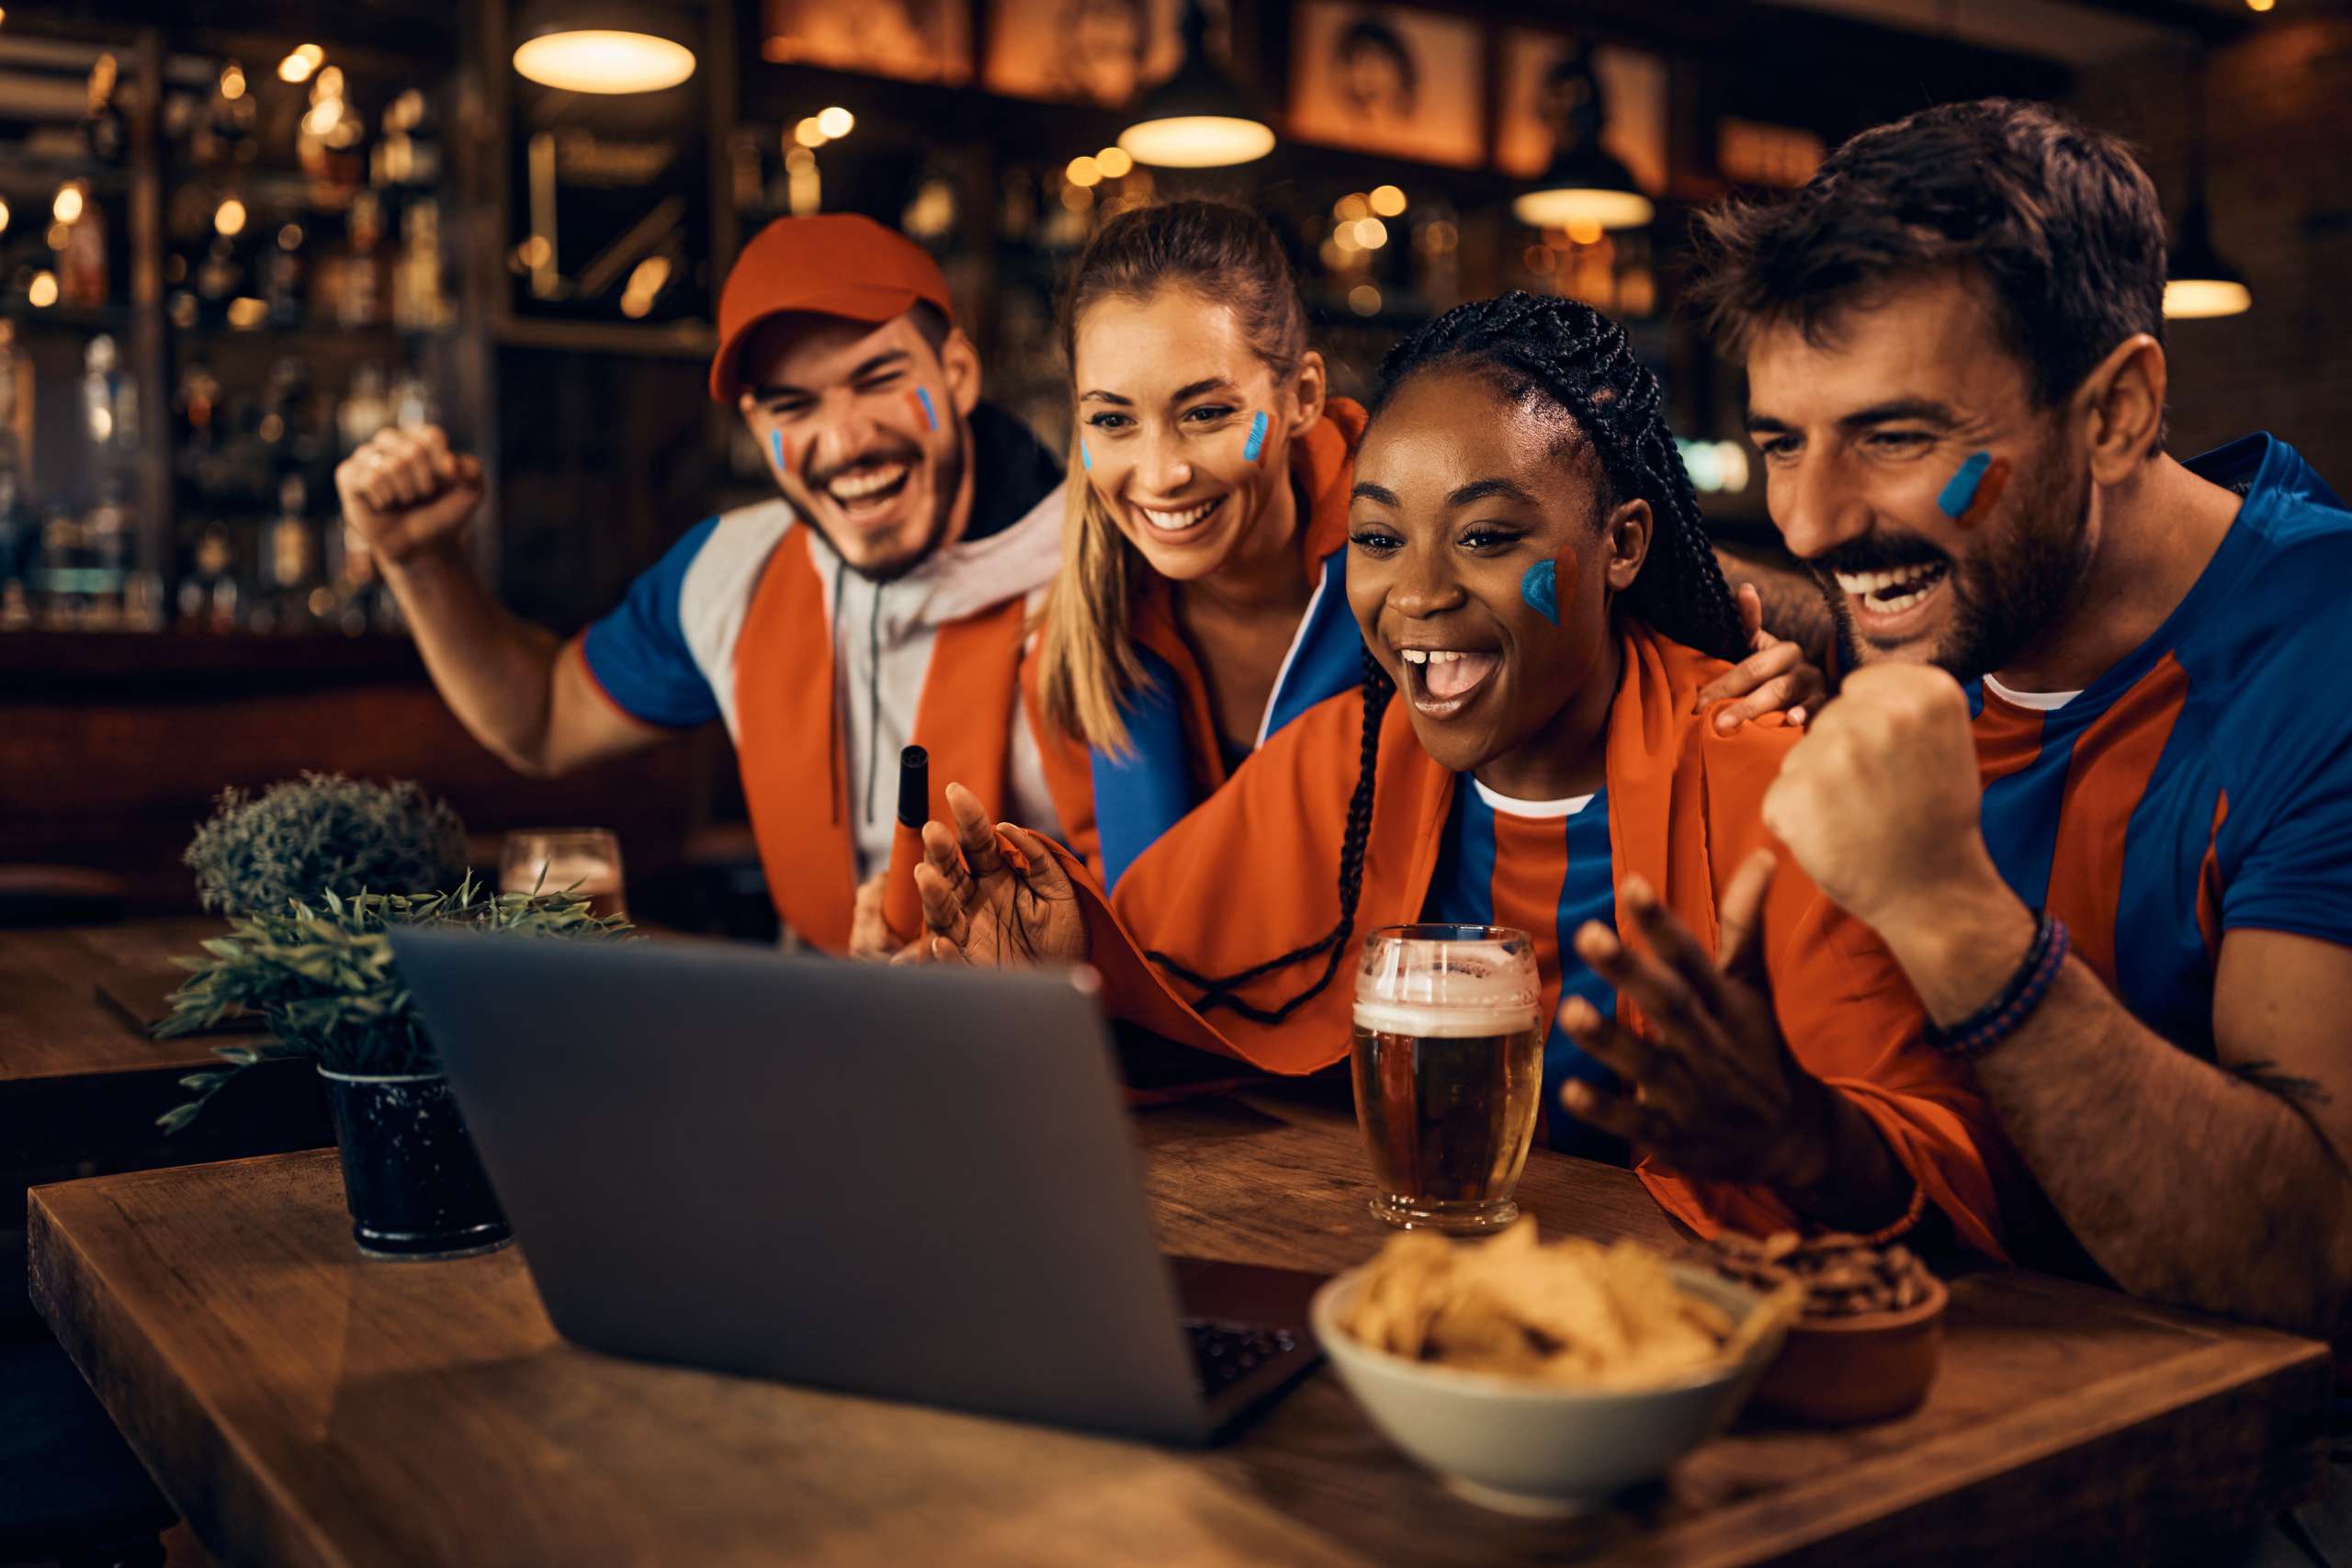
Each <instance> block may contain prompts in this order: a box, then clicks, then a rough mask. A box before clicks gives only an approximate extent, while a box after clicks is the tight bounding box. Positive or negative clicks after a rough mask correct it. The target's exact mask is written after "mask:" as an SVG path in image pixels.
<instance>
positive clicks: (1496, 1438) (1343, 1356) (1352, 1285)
mask: <svg viewBox="0 0 2352 1568" xmlns="http://www.w3.org/2000/svg"><path fill="white" fill-rule="evenodd" d="M1668 1269H1669V1270H1670V1271H1671V1272H1672V1274H1673V1276H1674V1281H1675V1283H1676V1284H1677V1285H1679V1286H1680V1287H1681V1288H1682V1289H1684V1290H1686V1291H1689V1292H1691V1293H1692V1294H1693V1295H1696V1296H1700V1297H1702V1298H1703V1299H1705V1300H1707V1301H1710V1302H1713V1303H1715V1304H1716V1305H1718V1306H1720V1307H1722V1308H1723V1309H1724V1311H1725V1312H1726V1313H1728V1314H1731V1317H1732V1319H1733V1321H1734V1322H1738V1321H1740V1320H1742V1319H1744V1318H1745V1317H1746V1316H1747V1314H1748V1313H1750V1312H1752V1311H1754V1310H1755V1309H1756V1307H1757V1305H1758V1301H1759V1298H1758V1296H1757V1294H1756V1293H1755V1292H1753V1291H1750V1290H1747V1288H1746V1287H1744V1286H1741V1285H1736V1284H1734V1283H1733V1282H1732V1281H1730V1280H1724V1279H1722V1278H1719V1277H1718V1276H1716V1275H1714V1274H1713V1273H1710V1272H1708V1271H1707V1270H1704V1269H1696V1268H1692V1267H1690V1266H1688V1265H1685V1264H1679V1263H1677V1264H1670V1265H1668ZM1363 1272H1364V1271H1363V1269H1350V1270H1349V1271H1348V1272H1347V1273H1345V1274H1342V1275H1340V1277H1339V1278H1337V1279H1335V1280H1331V1281H1330V1282H1329V1284H1327V1285H1325V1286H1324V1287H1323V1288H1322V1289H1321V1290H1320V1291H1318V1292H1317V1293H1316V1296H1315V1303H1314V1308H1313V1322H1314V1325H1315V1336H1316V1337H1317V1338H1318V1339H1320V1340H1321V1341H1322V1342H1323V1349H1324V1352H1325V1354H1327V1355H1329V1357H1330V1359H1331V1365H1332V1367H1333V1368H1334V1369H1336V1370H1337V1371H1338V1372H1339V1374H1340V1382H1343V1383H1345V1384H1346V1385H1347V1388H1348V1392H1349V1393H1352V1394H1354V1395H1355V1396H1356V1400H1357V1402H1358V1403H1359V1404H1362V1405H1363V1407H1364V1411H1365V1413H1366V1414H1367V1415H1369V1416H1371V1417H1372V1423H1373V1425H1374V1426H1375V1427H1379V1428H1380V1430H1381V1431H1382V1433H1384V1434H1385V1436H1386V1437H1387V1438H1388V1439H1389V1440H1390V1441H1391V1442H1393V1443H1395V1444H1396V1445H1397V1447H1398V1448H1400V1449H1403V1450H1405V1451H1406V1452H1407V1453H1408V1454H1410V1455H1412V1456H1413V1458H1415V1459H1417V1460H1419V1461H1420V1462H1421V1463H1422V1464H1424V1465H1426V1466H1428V1467H1429V1468H1430V1469H1431V1470H1433V1471H1435V1472H1437V1473H1438V1475H1439V1476H1440V1477H1441V1478H1442V1480H1443V1481H1444V1483H1445V1484H1446V1487H1447V1489H1448V1490H1450V1491H1452V1492H1453V1493H1454V1494H1455V1495H1457V1496H1461V1497H1464V1498H1466V1499H1467V1500H1469V1501H1471V1502H1473V1503H1477V1504H1481V1505H1483V1506H1487V1507H1489V1508H1499V1509H1502V1510H1504V1511H1506V1512H1509V1513H1514V1514H1525V1515H1531V1516H1535V1517H1559V1516H1563V1515H1567V1514H1577V1513H1583V1512H1585V1511H1586V1510H1588V1509H1590V1508H1594V1507H1598V1506H1600V1505H1601V1504H1603V1503H1605V1502H1607V1501H1608V1500H1609V1497H1610V1495H1611V1494H1612V1493H1615V1492H1617V1491H1619V1490H1621V1489H1622V1488H1624V1487H1626V1486H1630V1485H1632V1484H1634V1483H1636V1482H1640V1481H1646V1480H1649V1479H1650V1478H1651V1477H1653V1476H1657V1475H1662V1474H1664V1473H1665V1472H1666V1471H1667V1469H1668V1466H1670V1465H1672V1464H1673V1463H1674V1461H1676V1460H1678V1459H1680V1458H1681V1457H1682V1456H1683V1455H1684V1454H1686V1453H1688V1452H1690V1451H1691V1450H1692V1449H1694V1448H1697V1447H1698V1446H1699V1445H1700V1444H1701V1443H1702V1442H1704V1441H1706V1439H1707V1438H1711V1437H1713V1436H1714V1435H1715V1434H1716V1433H1717V1432H1719V1431H1721V1430H1723V1428H1724V1427H1726V1426H1728V1425H1729V1424H1730V1423H1731V1419H1732V1417H1733V1416H1736V1415H1737V1414H1738V1413H1739V1407H1740V1405H1741V1404H1744V1403H1745V1402H1746V1401H1747V1395H1748V1393H1749V1391H1750V1390H1751V1389H1753V1388H1754V1387H1755V1385H1756V1380H1757V1378H1758V1376H1759V1375H1760V1374H1761V1373H1762V1372H1763V1371H1764V1369H1765V1368H1766V1367H1767V1366H1769V1365H1770V1363H1771V1360H1772V1358H1773V1356H1774V1355H1775V1354H1777V1353H1778V1352H1779V1350H1780V1348H1781V1333H1780V1331H1778V1330H1775V1331H1774V1332H1772V1333H1770V1334H1768V1335H1766V1336H1765V1337H1763V1338H1762V1339H1760V1340H1759V1341H1758V1342H1757V1343H1756V1344H1755V1345H1754V1346H1753V1347H1751V1348H1750V1349H1749V1351H1748V1354H1747V1357H1746V1358H1745V1359H1743V1360H1741V1361H1740V1362H1739V1363H1738V1364H1736V1365H1735V1366H1729V1367H1721V1368H1713V1369H1710V1370H1708V1371H1704V1372H1702V1373H1698V1374H1695V1375H1693V1376H1691V1377H1687V1378H1684V1379H1681V1380H1679V1381H1677V1382H1669V1383H1666V1384H1662V1385H1660V1386H1658V1387H1656V1388H1646V1389H1642V1390H1639V1391H1638V1392H1634V1393H1583V1392H1580V1391H1577V1390H1575V1389H1563V1388H1554V1387H1547V1386H1545V1385H1543V1384H1540V1383H1533V1382H1524V1381H1521V1380H1520V1379H1516V1378H1506V1377H1501V1376H1498V1375H1496V1374H1494V1373H1490V1372H1473V1371H1463V1370H1461V1369H1459V1368H1455V1367H1440V1366H1430V1365H1427V1364H1425V1363H1422V1362H1419V1361H1408V1360H1407V1359H1405V1358H1403V1357H1402V1356H1395V1355H1391V1354H1389V1353H1388V1352H1387V1351H1385V1350H1375V1349H1373V1348H1371V1347H1370V1346H1367V1345H1364V1344H1363V1343H1361V1342H1360V1341H1358V1340H1357V1339H1356V1338H1355V1337H1353V1336H1351V1335H1350V1334H1349V1333H1348V1332H1347V1331H1346V1330H1345V1329H1343V1328H1341V1327H1340V1319H1341V1318H1342V1317H1344V1316H1345V1315H1346V1314H1347V1310H1348V1306H1349V1304H1350V1303H1351V1302H1352V1301H1353V1300H1354V1298H1355V1292H1356V1291H1357V1289H1358V1288H1359V1287H1360V1286H1361V1285H1362V1284H1363Z"/></svg>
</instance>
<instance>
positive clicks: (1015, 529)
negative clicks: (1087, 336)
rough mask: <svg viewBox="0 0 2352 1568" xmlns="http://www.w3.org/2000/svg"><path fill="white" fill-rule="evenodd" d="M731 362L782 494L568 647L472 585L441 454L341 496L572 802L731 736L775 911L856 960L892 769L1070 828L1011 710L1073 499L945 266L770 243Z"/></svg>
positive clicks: (797, 242)
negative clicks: (1015, 407)
mask: <svg viewBox="0 0 2352 1568" xmlns="http://www.w3.org/2000/svg"><path fill="white" fill-rule="evenodd" d="M718 340H719V341H718V355H717V356H716V357H715V358H714V359H713V360H712V362H711V367H710V391H711V396H712V397H713V398H714V399H715V400H718V401H719V402H722V403H730V404H732V405H733V406H734V407H735V409H736V411H737V412H739V413H741V416H742V418H743V421H744V423H745V424H746V425H747V426H749V428H750V430H751V432H752V436H753V437H754V438H755V439H756V440H757V441H758V443H759V446H760V450H761V452H762V453H763V454H764V455H765V456H766V457H767V460H768V465H769V468H770V469H771V470H772V471H773V473H774V474H775V481H776V485H777V488H778V489H779V490H780V491H782V492H783V493H782V495H781V497H780V499H777V500H773V501H767V502H760V503H758V504H756V505H752V506H746V507H741V508H738V509H736V510H734V511H731V512H727V513H721V514H719V515H718V516H716V517H712V518H707V519H706V520H705V521H703V522H702V523H699V524H697V525H695V526H694V527H693V528H691V529H689V530H687V532H686V534H685V535H684V537H682V538H681V539H680V540H679V541H678V543H677V544H676V545H675V546H674V547H673V548H672V549H671V551H670V553H669V554H668V555H667V556H665V557H663V558H662V560H661V561H659V562H657V563H656V564H655V565H654V566H653V567H652V568H651V569H650V570H648V571H647V572H645V574H644V575H643V576H641V577H639V579H638V581H636V583H635V584H634V585H633V586H632V587H631V588H630V590H629V592H628V596H627V597H626V598H625V599H624V600H623V601H622V602H621V604H620V605H619V607H618V608H616V609H615V610H614V611H613V612H612V613H611V614H610V615H606V616H605V618H604V619H602V620H600V621H598V622H596V623H595V624H594V626H590V627H589V628H588V629H587V631H586V632H585V633H583V634H582V636H580V637H575V638H573V639H571V641H569V642H564V643H559V642H558V640H557V639H556V638H555V637H553V636H552V635H551V634H550V633H548V632H547V631H545V630H544V629H542V628H540V627H537V626H532V625H529V624H528V623H526V622H524V621H522V620H519V619H517V618H516V617H515V615H512V614H510V613H509V612H508V611H506V610H505V609H504V608H503V606H502V605H500V604H498V602H497V601H496V600H495V599H494V598H493V597H492V595H491V594H490V592H488V591H487V590H486V589H485V588H484V587H483V586H482V585H481V582H480V581H479V580H478V579H476V577H475V576H474V575H473V573H472V571H471V570H470V569H469V566H468V564H467V561H466V559H465V555H464V551H463V548H462V546H461V536H462V534H463V530H464V528H465V525H466V524H467V522H468V521H469V519H470V518H471V517H472V515H473V513H474V512H475V510H476V509H477V508H478V507H479V506H480V504H481V495H482V469H481V464H480V462H478V461H477V460H475V459H474V458H471V457H461V456H458V455H457V454H454V453H453V452H451V451H450V449H449V446H448V444H447V440H446V438H445V437H444V436H443V435H442V434H441V432H439V431H438V430H435V429H432V428H429V427H428V428H424V429H415V430H387V431H384V432H383V433H381V434H379V435H377V436H376V437H375V438H374V439H373V440H371V441H369V442H368V444H367V445H366V446H362V447H361V448H360V449H359V450H358V451H357V452H356V453H354V454H353V455H352V456H351V457H348V458H346V459H345V461H344V463H343V464H342V466H341V467H340V468H337V469H336V470H335V484H336V488H337V489H338V491H340V492H341V494H342V498H343V507H344V516H345V521H346V522H347V523H348V525H350V527H351V529H352V530H353V531H354V532H355V533H356V535H357V536H359V537H360V538H361V539H362V540H364V541H365V542H366V544H367V545H368V548H369V549H370V550H372V551H373V552H374V554H375V556H376V558H377V559H378V561H379V563H380V564H381V567H382V570H383V573H384V579H385V581H386V582H387V583H388V584H389V585H390V588H391V590H392V592H394V593H395V594H396V595H397V596H398V597H399V599H400V603H401V609H402V610H403V611H404V612H405V613H406V615H407V618H408V622H409V625H410V626H412V627H413V629H414V632H415V636H416V641H417V646H418V648H419V649H420V650H421V651H422V652H423V654H424V661H425V667H426V668H427V669H428V670H429V671H431V672H432V675H433V679H434V682H435V684H436V685H437V686H438V687H439V688H440V691H441V694H442V696H443V697H444V699H445V700H447V702H448V704H449V705H450V707H451V709H452V710H453V711H455V712H456V714H457V715H458V718H459V719H461V720H462V721H463V722H464V723H465V725H466V728H468V729H469V730H470V731H471V732H472V733H473V735H474V737H475V738H476V739H479V740H480V741H481V743H482V744H483V745H484V746H486V747H488V748H489V749H490V750H492V751H494V752H496V753H497V754H498V755H499V756H500V757H502V758H503V759H504V760H505V761H507V762H508V763H510V764H511V765H513V766H514V767H515V768H517V769H519V770H521V771H522V772H524V773H531V774H534V775H538V776H546V775H551V774H556V773H568V772H570V771H571V770H573V769H575V768H579V767H582V766H585V765H587V764H590V763H593V762H595V761H601V760H603V759H605V758H608V757H612V756H616V755H618V754H620V753H622V752H625V751H630V750H637V749H639V748H641V747H645V746H650V745H652V744H655V743H657V742H658V741H660V740H661V739H663V738H664V737H665V736H666V735H668V734H669V733H671V732H673V731H675V730H680V729H686V728H694V727H696V726H699V725H702V724H705V723H707V722H708V721H709V720H711V719H713V718H718V719H723V720H724V721H725V722H726V724H727V727H728V729H729V733H730V734H731V735H732V736H733V737H734V739H735V745H736V750H737V754H738V756H739V757H740V758H741V766H742V773H743V784H744V794H745V796H746V798H747V799H748V800H749V802H750V805H751V812H752V828H753V830H754V832H755V834H756V835H757V837H758V840H759V845H760V855H761V859H762V861H763V863H764V864H765V867H766V870H767V876H768V887H769V892H770V894H771V896H772V897H774V898H775V904H776V908H777V911H778V912H779V914H780V915H781V916H782V917H783V919H784V921H785V924H786V927H787V929H789V930H791V931H794V932H796V933H797V935H798V936H800V937H801V938H802V939H804V940H806V941H807V942H810V943H812V944H813V945H815V946H818V947H820V948H825V949H828V950H831V951H835V952H839V951H842V950H844V949H846V947H847V946H848V944H849V934H850V928H851V922H852V909H853V903H854V893H855V889H856V888H857V887H858V886H859V885H860V884H861V883H862V882H865V880H866V879H868V878H870V877H872V876H874V875H876V874H878V873H879V872H880V871H881V870H882V869H883V867H884V866H885V865H886V864H887V863H888V857H889V852H890V842H891V830H892V825H893V822H894V820H895V817H896V808H897V804H898V797H897V789H896V784H895V779H896V764H897V761H898V757H899V749H900V748H901V747H903V746H905V745H908V744H910V743H911V744H921V745H922V746H925V747H927V748H928V749H929V750H931V752H932V754H933V764H932V767H933V774H934V775H935V776H937V777H940V778H942V779H949V778H953V779H962V780H970V779H980V780H985V781H988V782H989V784H990V785H991V786H992V788H993V789H994V791H995V795H996V798H995V799H994V800H993V801H991V802H990V804H989V809H990V810H992V811H996V812H998V813H1000V814H1001V815H1002V816H1005V817H1009V818H1014V819H1017V820H1021V821H1024V822H1045V823H1050V822H1052V820H1053V807H1052V803H1051V799H1050V796H1049V795H1047V793H1046V786H1045V776H1044V771H1043V768H1042V766H1041V764H1040V761H1039V757H1038V751H1037V746H1036V742H1035V737H1034V736H1033V735H1032V734H1031V733H1030V732H1029V729H1028V727H1027V725H1026V723H1025V722H1024V721H1023V718H1022V716H1021V709H1020V706H1019V705H1018V703H1017V702H1016V700H1015V692H1016V685H1015V682H1016V674H1017V671H1018V668H1019V660H1020V649H1021V643H1022V631H1023V623H1024V620H1025V618H1026V615H1027V614H1028V611H1029V609H1030V607H1031V601H1032V599H1033V598H1034V597H1035V596H1036V595H1037V594H1039V593H1041V592H1042V591H1043V589H1044V588H1045V585H1046V583H1047V582H1048V581H1050V580H1051V578H1052V576H1053V573H1054V568H1055V566H1056V564H1057V560H1058V558H1059V555H1060V547H1061V513H1062V506H1061V501H1060V491H1059V487H1060V483H1061V474H1060V471H1059V468H1058V465H1057V463H1056V462H1055V460H1054V458H1053V457H1052V455H1051V454H1050V453H1048V452H1047V451H1046V448H1045V447H1044V446H1041V445H1040V444H1039V443H1038V441H1037V439H1036V438H1035V436H1034V435H1032V434H1029V432H1028V430H1027V429H1026V427H1024V426H1023V425H1022V424H1021V423H1019V422H1018V421H1017V420H1015V419H1014V418H1012V416H1011V415H1009V414H1007V413H1005V412H1002V411H1001V410H999V409H996V408H994V407H991V406H990V405H989V404H986V403H983V402H982V401H981V400H980V366H979V359H978V355H976V354H975V353H974V351H973V348H972V344H971V342H970V340H969V339H967V338H966V337H965V335H964V333H962V332H961V331H960V330H958V329H957V328H956V324H955V317H954V310H953V307H952V305H951V303H950V301H949V299H948V294H947V284H946V279H945V278H944V276H942V275H941V273H940V270H939V266H938V264H937V263H935V262H933V260H932V258H931V257H930V256H929V255H927V254H924V252H923V251H922V249H921V248H919V247H918V246H916V245H915V244H914V243H912V242H911V241H909V240H907V239H906V238H904V237H903V236H901V235H899V234H897V233H895V232H893V231H890V230H888V229H886V228H884V227H883V226H882V225H880V224H878V223H876V222H874V221H872V220H868V219H865V218H858V217H854V216H849V215H846V214H828V215H826V216H822V217H815V218H786V219H782V220H778V221H776V222H775V223H771V224H770V225H768V227H767V228H766V229H764V230H763V231H761V232H760V233H759V235H758V236H757V237H755V238H754V239H753V240H752V243H750V244H749V245H747V246H745V247H744V250H743V254H742V255H741V258H740V259H739V260H738V261H737V263H736V265H735V269H734V271H733V272H732V273H731V274H729V276H728V279H727V286H726V288H725V289H724V291H723V292H722V293H721V294H720V296H719V301H718ZM942 770H944V771H942Z"/></svg>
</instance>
